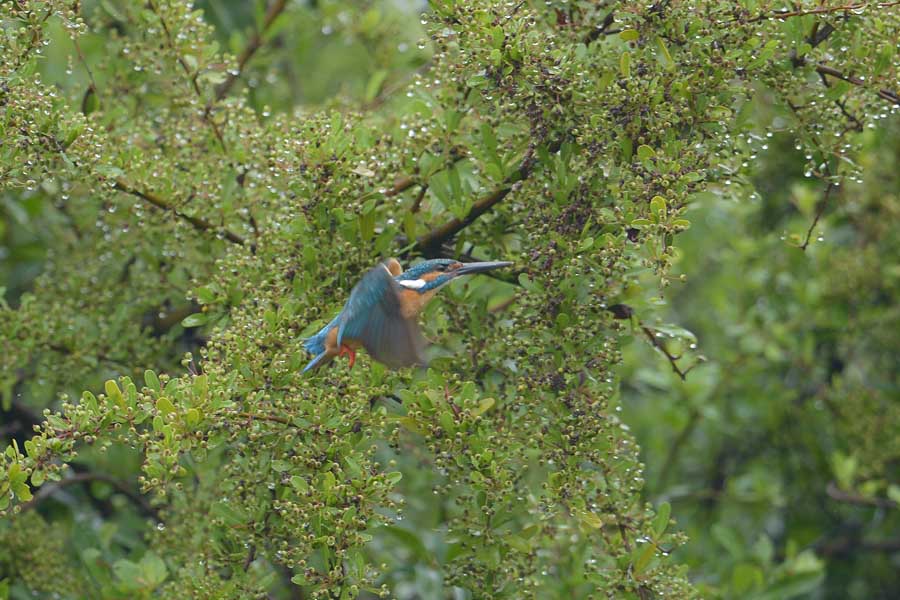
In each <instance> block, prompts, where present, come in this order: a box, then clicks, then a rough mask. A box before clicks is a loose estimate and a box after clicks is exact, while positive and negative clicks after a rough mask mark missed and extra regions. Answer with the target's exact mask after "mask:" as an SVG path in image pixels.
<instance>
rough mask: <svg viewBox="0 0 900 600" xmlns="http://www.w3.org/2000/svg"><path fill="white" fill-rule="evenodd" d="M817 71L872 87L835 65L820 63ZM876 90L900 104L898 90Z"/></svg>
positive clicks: (882, 96) (880, 95)
mask: <svg viewBox="0 0 900 600" xmlns="http://www.w3.org/2000/svg"><path fill="white" fill-rule="evenodd" d="M816 72H817V73H820V74H822V75H829V76H831V77H836V78H837V79H841V80H843V81H846V82H847V83H851V84H853V85H855V86H858V87H862V88H866V89H871V88H869V86H868V85H867V84H866V82H865V81H864V80H862V79H860V78H859V77H854V76H853V75H847V74H845V73H842V72H841V71H838V70H837V69H835V68H833V67H829V66H828V65H825V64H822V63H819V64H817V65H816ZM874 91H875V93H876V94H877V95H878V97H879V98H883V99H884V100H887V101H888V102H893V103H894V104H896V105H898V106H900V95H898V94H897V93H896V92H893V91H891V90H888V89H884V88H882V89H877V90H874Z"/></svg>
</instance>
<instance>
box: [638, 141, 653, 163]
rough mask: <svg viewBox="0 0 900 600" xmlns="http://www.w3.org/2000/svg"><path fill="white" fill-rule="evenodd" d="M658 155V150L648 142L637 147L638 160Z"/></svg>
mask: <svg viewBox="0 0 900 600" xmlns="http://www.w3.org/2000/svg"><path fill="white" fill-rule="evenodd" d="M654 156H656V152H654V151H653V148H651V147H650V146H647V145H646V144H641V145H640V146H638V149H637V157H638V160H648V159H651V158H653V157H654Z"/></svg>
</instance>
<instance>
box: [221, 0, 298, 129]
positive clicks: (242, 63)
mask: <svg viewBox="0 0 900 600" xmlns="http://www.w3.org/2000/svg"><path fill="white" fill-rule="evenodd" d="M286 5H287V0H275V2H273V3H272V4H271V5H270V6H269V9H268V10H267V11H266V16H265V18H264V19H263V26H262V29H260V30H259V31H257V32H256V33H254V34H253V37H251V38H250V41H249V42H247V46H246V47H244V50H243V51H242V52H241V54H240V56H238V68H237V70H236V71H233V72H231V73H229V74H228V78H227V79H226V80H225V81H223V82H222V84H221V85H219V87H218V88H217V89H216V96H215V99H216V101H219V100H221V99H222V98H224V97H225V96H226V95H228V92H229V91H230V90H231V88H232V86H233V85H234V83H235V82H236V81H237V80H238V78H239V77H240V76H241V75H242V74H243V72H244V67H246V66H247V63H248V62H250V59H251V58H253V55H254V54H256V52H257V50H259V49H260V48H261V47H262V45H263V37H264V36H265V35H266V32H267V31H268V30H269V28H270V27H271V26H272V23H274V22H275V19H277V18H278V15H280V14H281V13H282V12H283V11H284V7H285V6H286ZM211 108H212V102H210V103H209V104H208V105H207V107H206V110H207V111H209V110H210V109H211Z"/></svg>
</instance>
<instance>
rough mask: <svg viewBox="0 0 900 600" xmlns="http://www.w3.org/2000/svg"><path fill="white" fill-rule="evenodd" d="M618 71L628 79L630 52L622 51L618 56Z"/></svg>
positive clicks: (629, 73)
mask: <svg viewBox="0 0 900 600" xmlns="http://www.w3.org/2000/svg"><path fill="white" fill-rule="evenodd" d="M619 73H621V74H622V77H624V78H625V79H628V78H629V77H631V53H630V52H623V53H622V56H620V57H619Z"/></svg>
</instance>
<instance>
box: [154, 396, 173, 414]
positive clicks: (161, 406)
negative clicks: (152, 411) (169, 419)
mask: <svg viewBox="0 0 900 600" xmlns="http://www.w3.org/2000/svg"><path fill="white" fill-rule="evenodd" d="M156 410H158V411H159V413H160V414H161V415H163V416H166V415H168V414H170V413H173V412H175V405H174V404H172V401H171V400H169V399H168V398H167V397H166V396H160V397H159V399H158V400H157V401H156Z"/></svg>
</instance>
